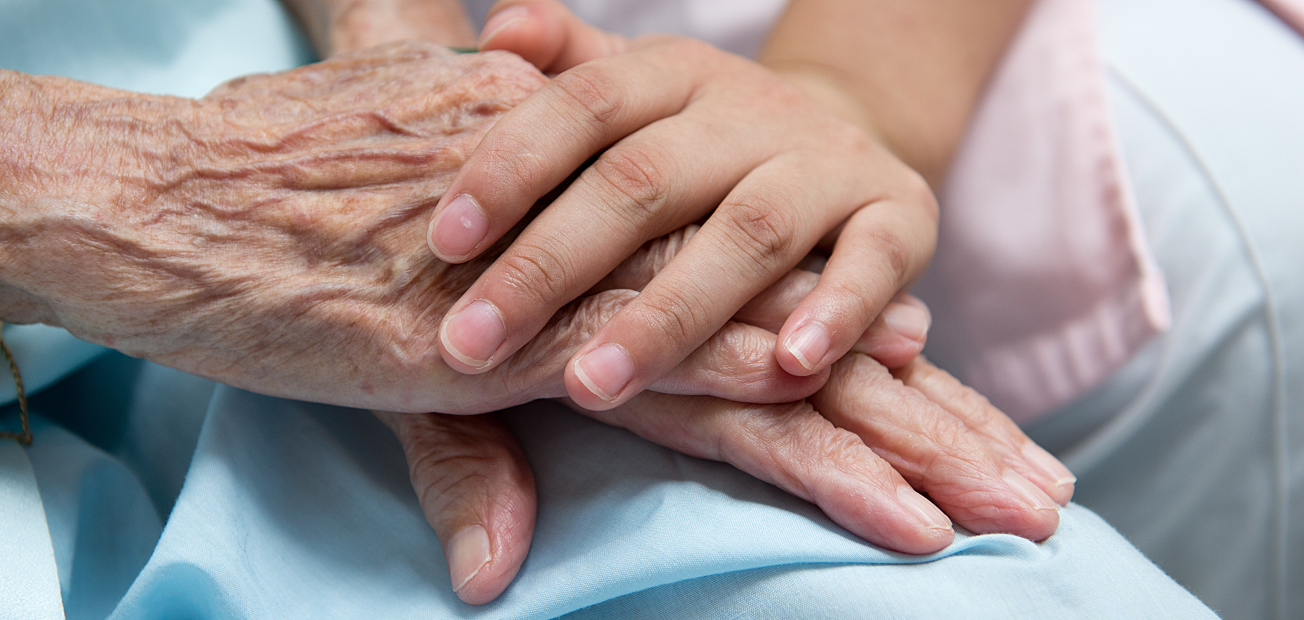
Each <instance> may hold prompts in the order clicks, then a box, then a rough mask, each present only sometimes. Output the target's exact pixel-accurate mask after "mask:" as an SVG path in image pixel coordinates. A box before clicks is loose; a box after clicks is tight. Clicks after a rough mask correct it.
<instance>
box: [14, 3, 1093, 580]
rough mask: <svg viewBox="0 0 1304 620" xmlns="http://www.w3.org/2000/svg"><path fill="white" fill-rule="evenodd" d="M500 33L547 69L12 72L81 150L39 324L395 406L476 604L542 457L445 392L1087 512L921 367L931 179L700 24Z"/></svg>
mask: <svg viewBox="0 0 1304 620" xmlns="http://www.w3.org/2000/svg"><path fill="white" fill-rule="evenodd" d="M480 44H481V47H482V49H509V50H512V51H514V52H517V53H519V54H520V55H521V56H522V57H524V58H525V59H527V60H529V61H530V63H532V64H533V65H534V66H531V64H530V63H527V62H525V61H523V60H522V59H521V58H520V57H517V56H513V55H511V54H508V53H506V52H486V53H481V54H474V55H456V54H453V53H452V52H449V51H448V50H446V49H444V48H442V47H439V46H436V45H431V44H421V43H415V42H404V43H393V44H388V45H382V46H379V47H372V48H368V49H365V50H359V51H352V52H347V53H342V54H340V55H337V56H335V57H333V58H331V59H329V60H327V61H325V62H322V63H319V64H316V65H312V66H308V67H303V68H300V69H297V70H294V71H289V72H286V73H282V74H275V75H263V76H251V77H246V78H241V79H237V80H234V81H232V82H230V83H228V84H225V85H223V86H221V87H219V88H218V89H217V90H215V91H214V92H213V93H211V94H210V95H208V96H207V97H205V98H204V99H202V100H199V101H189V100H181V99H175V98H167V97H145V96H140V97H129V96H126V95H124V94H123V93H120V92H118V91H112V90H110V89H101V88H98V87H92V86H89V85H81V84H77V83H73V82H71V81H67V80H64V81H59V80H45V81H33V80H28V81H22V80H16V79H15V80H13V81H14V84H13V88H12V89H10V90H8V91H7V92H8V95H7V96H11V97H15V98H26V99H25V100H30V101H32V102H33V105H32V106H31V107H32V109H34V110H41V111H42V113H43V114H46V115H48V118H41V119H40V120H41V121H42V122H43V123H44V125H45V126H47V127H50V128H51V129H50V131H52V132H54V133H55V134H56V135H54V136H52V137H51V139H50V140H48V141H45V143H48V144H58V145H60V146H61V148H62V150H61V151H58V152H54V151H38V152H35V153H33V154H31V156H30V157H28V158H27V159H25V160H24V161H28V162H30V164H31V165H30V168H16V169H15V170H14V173H15V174H14V175H13V176H14V178H15V179H18V182H15V183H14V184H13V187H14V188H15V190H14V192H13V193H14V194H15V196H6V198H14V200H13V201H11V202H12V203H14V204H26V205H38V206H40V208H29V209H25V210H23V211H22V212H18V213H10V214H7V219H8V221H7V222H6V225H5V231H4V233H5V237H6V250H5V252H6V255H5V256H4V258H5V261H4V262H5V266H6V282H5V288H4V290H3V291H2V292H4V293H5V295H4V299H3V301H4V306H5V307H4V310H5V313H6V318H9V319H10V320H27V321H44V322H47V323H51V324H59V325H63V326H64V327H66V328H68V329H69V330H70V331H71V332H73V333H74V334H76V335H78V336H79V337H82V338H84V339H87V340H91V341H94V342H100V343H103V344H107V345H109V346H113V347H115V348H118V349H120V350H123V351H125V352H128V353H132V354H135V355H140V356H144V357H148V358H149V359H151V360H154V361H157V362H159V363H162V364H165V365H169V366H173V367H176V368H180V369H182V370H187V371H190V372H194V373H196V374H199V375H202V376H206V377H210V378H213V379H216V380H219V381H223V382H226V383H229V384H232V385H236V386H239V387H245V388H248V389H251V390H255V391H259V392H262V393H267V394H273V395H279V396H286V397H291V398H301V399H307V400H315V401H321V402H330V403H336V404H343V405H349V406H355V407H364V408H370V409H373V410H376V411H377V415H378V416H379V417H380V418H381V419H382V420H383V421H384V422H385V423H386V424H388V425H389V426H390V427H391V428H392V429H394V431H395V432H396V434H397V435H398V437H399V438H400V440H401V441H402V443H403V445H404V449H405V451H406V453H407V456H408V461H409V464H410V466H411V474H412V480H413V485H414V487H415V489H416V491H417V494H418V497H419V498H420V501H421V505H422V508H423V510H424V511H425V513H426V516H427V518H428V520H429V521H430V523H431V525H432V526H433V528H434V529H435V531H436V533H437V534H438V535H439V537H440V539H441V541H442V542H443V543H444V549H445V553H446V554H447V560H448V562H449V567H450V574H451V576H452V580H453V586H454V589H455V590H456V591H457V592H458V595H459V596H460V597H461V598H462V599H463V600H465V601H467V602H470V603H484V602H487V601H489V600H492V599H493V598H495V597H496V596H497V595H498V594H499V593H501V592H502V590H503V589H504V588H506V586H507V585H508V584H509V583H510V581H511V579H512V577H513V576H514V575H515V574H516V571H517V570H518V569H519V567H520V565H521V563H522V561H523V560H524V558H525V555H526V553H527V551H528V548H529V542H530V537H531V534H532V530H533V519H534V510H535V497H534V490H533V484H532V480H531V477H530V473H529V467H528V464H527V463H526V462H525V460H524V457H523V455H522V453H521V451H520V448H519V446H517V444H516V441H515V439H514V438H513V437H511V435H510V433H509V432H508V431H507V430H506V429H505V427H504V426H503V425H501V424H500V423H499V422H498V421H496V420H495V419H494V418H493V416H492V415H477V416H454V415H438V414H427V413H425V412H430V411H438V412H442V413H445V414H480V413H486V412H491V411H494V410H498V409H502V408H505V407H508V406H511V405H515V404H520V403H524V402H528V401H530V400H534V399H538V398H566V399H567V402H568V403H569V404H571V405H572V406H573V407H575V408H576V409H577V410H580V411H582V412H583V413H585V414H586V415H590V416H592V417H594V418H596V419H598V420H601V421H603V422H606V423H609V424H613V425H617V426H621V427H624V428H627V429H629V430H631V431H633V432H635V433H637V434H639V435H641V436H643V437H645V438H647V439H649V440H651V441H655V442H657V443H660V444H662V445H665V446H667V447H670V448H673V449H675V450H679V451H681V452H684V453H686V454H690V455H693V456H698V457H702V458H708V459H716V460H721V461H726V462H729V463H731V464H733V465H735V466H737V467H738V468H739V469H741V470H743V471H745V472H747V473H750V474H752V475H754V476H756V477H758V478H760V479H762V480H766V481H768V482H771V483H773V484H775V485H777V486H779V487H781V488H783V489H785V490H787V491H789V492H791V493H793V494H795V495H797V496H799V497H802V498H804V499H806V500H808V501H811V502H814V503H815V504H817V505H819V506H820V507H821V508H822V509H823V510H824V511H825V513H826V514H828V515H829V517H830V518H831V519H833V520H834V521H836V522H837V523H839V524H840V525H842V526H843V527H846V528H847V529H848V530H850V531H851V532H853V533H855V534H857V535H859V536H861V537H863V538H865V539H866V540H868V541H870V542H874V543H876V544H879V545H882V546H884V547H887V548H890V549H895V550H899V551H904V552H908V553H929V552H932V551H936V550H939V549H941V548H943V547H945V546H946V545H947V544H948V543H949V542H950V541H951V539H952V536H953V532H952V529H951V519H954V520H955V522H956V523H958V524H960V525H962V526H964V527H966V528H968V529H969V530H971V531H975V532H1008V533H1013V534H1017V535H1020V536H1024V537H1027V538H1030V539H1033V540H1041V539H1044V538H1046V537H1047V536H1049V535H1050V534H1052V533H1053V532H1054V530H1055V528H1056V526H1057V524H1058V513H1057V509H1056V503H1057V502H1058V503H1061V504H1062V503H1067V501H1068V500H1069V498H1070V497H1071V495H1072V490H1073V486H1072V484H1073V479H1072V476H1071V475H1070V474H1069V472H1068V470H1066V469H1065V468H1064V467H1063V466H1062V465H1061V464H1059V463H1058V461H1056V460H1055V459H1054V458H1053V457H1052V456H1050V455H1049V454H1048V453H1046V452H1045V451H1043V450H1041V449H1040V448H1039V447H1037V446H1036V445H1035V444H1033V443H1032V442H1031V441H1029V440H1028V438H1027V437H1026V436H1024V435H1023V433H1022V432H1021V431H1020V430H1019V429H1018V428H1017V426H1015V425H1014V424H1013V423H1012V422H1011V421H1010V420H1009V419H1008V418H1006V417H1005V416H1004V415H1003V414H1001V413H1000V412H999V411H997V410H995V409H994V408H992V407H991V406H990V405H989V404H988V403H987V402H986V401H985V399H983V398H982V397H981V396H979V395H978V394H976V393H974V392H973V391H972V390H970V389H968V388H966V387H964V386H962V385H960V384H959V383H958V382H957V381H955V380H954V379H953V378H951V377H950V376H949V375H947V374H946V373H944V372H942V371H940V370H938V369H936V368H934V367H932V366H930V365H929V364H927V362H925V361H923V360H922V359H916V355H917V354H918V353H919V351H920V349H921V348H922V346H923V340H924V336H925V332H926V328H927V314H926V309H924V308H923V306H922V304H920V303H919V302H917V301H916V300H913V299H911V298H909V297H907V296H905V295H903V294H901V293H900V291H902V290H903V289H904V288H905V287H906V286H907V285H908V283H909V281H910V280H911V279H913V278H914V277H916V276H917V275H918V273H919V272H920V271H921V270H922V268H923V266H924V264H925V263H926V262H927V258H928V256H929V255H930V254H931V251H932V243H933V235H934V234H935V230H934V227H935V218H936V207H935V205H934V203H933V201H932V197H931V193H930V192H929V191H928V188H927V186H926V185H925V184H924V183H923V182H922V181H921V180H920V179H919V177H918V175H915V174H913V173H912V172H911V171H910V169H909V168H908V167H906V166H905V165H904V164H901V163H900V162H899V161H898V160H897V159H896V158H895V157H893V156H892V154H891V153H890V152H888V151H887V150H886V149H884V148H882V147H881V146H879V144H878V143H877V142H876V141H875V140H873V139H872V138H870V137H869V135H868V134H866V133H865V132H863V131H861V130H859V129H857V128H855V127H854V126H852V125H849V124H848V123H846V122H844V121H842V120H840V119H838V118H836V117H834V116H833V115H832V114H830V113H827V112H824V111H823V110H822V109H821V108H819V107H818V106H817V105H816V104H814V103H812V102H811V101H810V100H808V99H807V98H806V97H805V96H803V94H802V93H801V92H800V91H798V90H796V89H795V88H792V87H790V86H787V85H786V84H785V83H784V82H783V81H782V80H780V79H779V78H778V77H776V76H774V75H773V74H770V73H769V72H767V71H766V70H765V69H763V68H762V67H760V66H758V65H755V64H754V63H750V62H749V61H745V60H743V59H740V58H737V57H733V56H730V55H727V54H724V53H722V52H719V51H717V50H714V49H712V48H710V47H709V46H706V45H704V44H701V43H696V42H692V41H687V40H683V39H676V38H671V37H655V38H646V39H639V40H635V41H626V40H624V39H621V38H619V37H615V36H613V35H609V34H606V33H602V32H600V31H597V30H594V29H592V28H590V27H588V26H587V25H585V24H583V23H581V22H579V21H578V20H577V19H575V18H574V17H573V16H571V15H570V14H569V13H568V12H566V11H565V9H564V8H562V7H561V6H560V5H558V4H556V3H553V2H547V1H541V2H540V1H527V2H515V3H509V6H506V7H499V9H497V10H496V12H495V14H494V16H493V17H491V19H490V21H489V24H488V27H487V28H486V29H485V35H483V36H482V37H481V40H480ZM541 70H542V71H547V72H548V73H554V74H557V77H556V78H555V79H552V80H548V79H546V78H545V77H544V75H543V74H542V73H541V72H540V71H541ZM4 77H6V79H10V78H9V76H4ZM590 160H592V161H591V163H587V162H590ZM68 161H71V162H73V163H76V164H79V166H78V167H76V168H70V167H69V166H67V165H59V163H56V162H68ZM572 177H573V180H571V181H570V182H569V185H566V182H567V180H568V179H571V178H572ZM559 186H565V189H564V191H561V192H560V193H559V194H557V195H555V196H550V197H547V199H546V200H544V202H545V203H546V206H545V207H544V208H543V209H542V211H540V212H539V214H538V215H537V216H535V217H533V218H532V219H531V218H529V217H527V214H528V213H529V212H530V210H531V208H532V207H534V205H535V204H536V203H537V202H539V201H540V200H541V199H545V197H546V196H547V195H548V194H549V192H552V191H553V190H554V189H555V188H557V187H559ZM441 196H442V198H440V197H441ZM699 222H700V225H699V224H698V223H699ZM817 246H818V247H822V248H824V249H826V250H828V251H829V258H828V261H827V265H826V266H825V267H824V269H823V272H822V273H821V274H816V273H814V272H811V271H805V270H802V269H800V266H801V262H802V261H803V259H805V258H806V257H807V255H808V254H809V253H810V252H811V251H812V250H813V249H815V248H817ZM436 256H438V257H440V258H442V259H443V260H440V258H436ZM889 368H893V369H894V370H892V371H889ZM645 389H646V390H647V391H644V390H645ZM396 412H405V413H396ZM921 492H922V493H926V494H927V497H925V496H924V495H922V494H921ZM930 499H931V501H930ZM939 507H940V510H939ZM947 515H949V516H950V518H948V516H947Z"/></svg>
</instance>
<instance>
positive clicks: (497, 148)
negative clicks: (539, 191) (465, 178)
mask: <svg viewBox="0 0 1304 620" xmlns="http://www.w3.org/2000/svg"><path fill="white" fill-rule="evenodd" d="M476 155H477V157H478V158H480V160H481V161H482V162H483V164H484V165H483V166H482V168H483V169H485V170H488V171H490V174H489V175H488V177H487V178H491V179H495V180H496V181H498V183H496V185H500V186H501V185H507V186H516V187H526V188H537V187H542V186H545V185H547V180H548V165H547V162H546V161H545V160H544V158H542V157H539V155H538V154H537V153H536V152H535V151H534V149H533V148H532V147H531V146H530V145H529V144H527V143H525V142H523V141H522V140H520V139H518V138H515V137H513V136H512V135H511V132H501V133H496V134H495V135H494V136H493V139H491V140H486V141H485V142H484V143H482V145H481V147H480V150H479V152H478V153H476ZM473 169H475V168H473ZM503 181H506V182H505V183H504V182H503Z"/></svg>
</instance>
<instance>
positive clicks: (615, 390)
mask: <svg viewBox="0 0 1304 620" xmlns="http://www.w3.org/2000/svg"><path fill="white" fill-rule="evenodd" d="M575 376H576V377H577V378H579V380H580V383H583V384H584V387H586V388H589V391H590V392H593V395H594V396H597V397H598V398H601V399H602V400H604V401H607V402H612V401H614V400H616V395H618V394H620V391H621V390H623V389H625V386H626V385H628V384H629V381H630V379H633V378H634V359H633V358H631V357H630V356H629V353H627V352H625V349H624V348H622V347H620V346H619V345H614V344H604V345H602V346H600V347H598V348H596V349H594V350H592V351H589V352H588V353H586V354H584V357H581V358H580V359H579V361H577V362H575Z"/></svg>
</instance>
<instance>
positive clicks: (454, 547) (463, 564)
mask: <svg viewBox="0 0 1304 620" xmlns="http://www.w3.org/2000/svg"><path fill="white" fill-rule="evenodd" d="M491 559H493V555H492V554H490V552H489V532H487V531H486V530H485V529H484V528H483V527H481V526H479V525H472V526H468V527H464V528H462V529H461V531H459V532H458V533H456V534H454V535H453V539H452V540H450V541H448V576H449V577H450V578H451V581H452V582H453V591H454V592H461V591H462V588H465V587H466V584H467V583H470V581H471V580H472V579H474V578H475V576H476V575H478V574H480V569H482V568H484V567H485V565H486V564H488V563H489V560H491Z"/></svg>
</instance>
